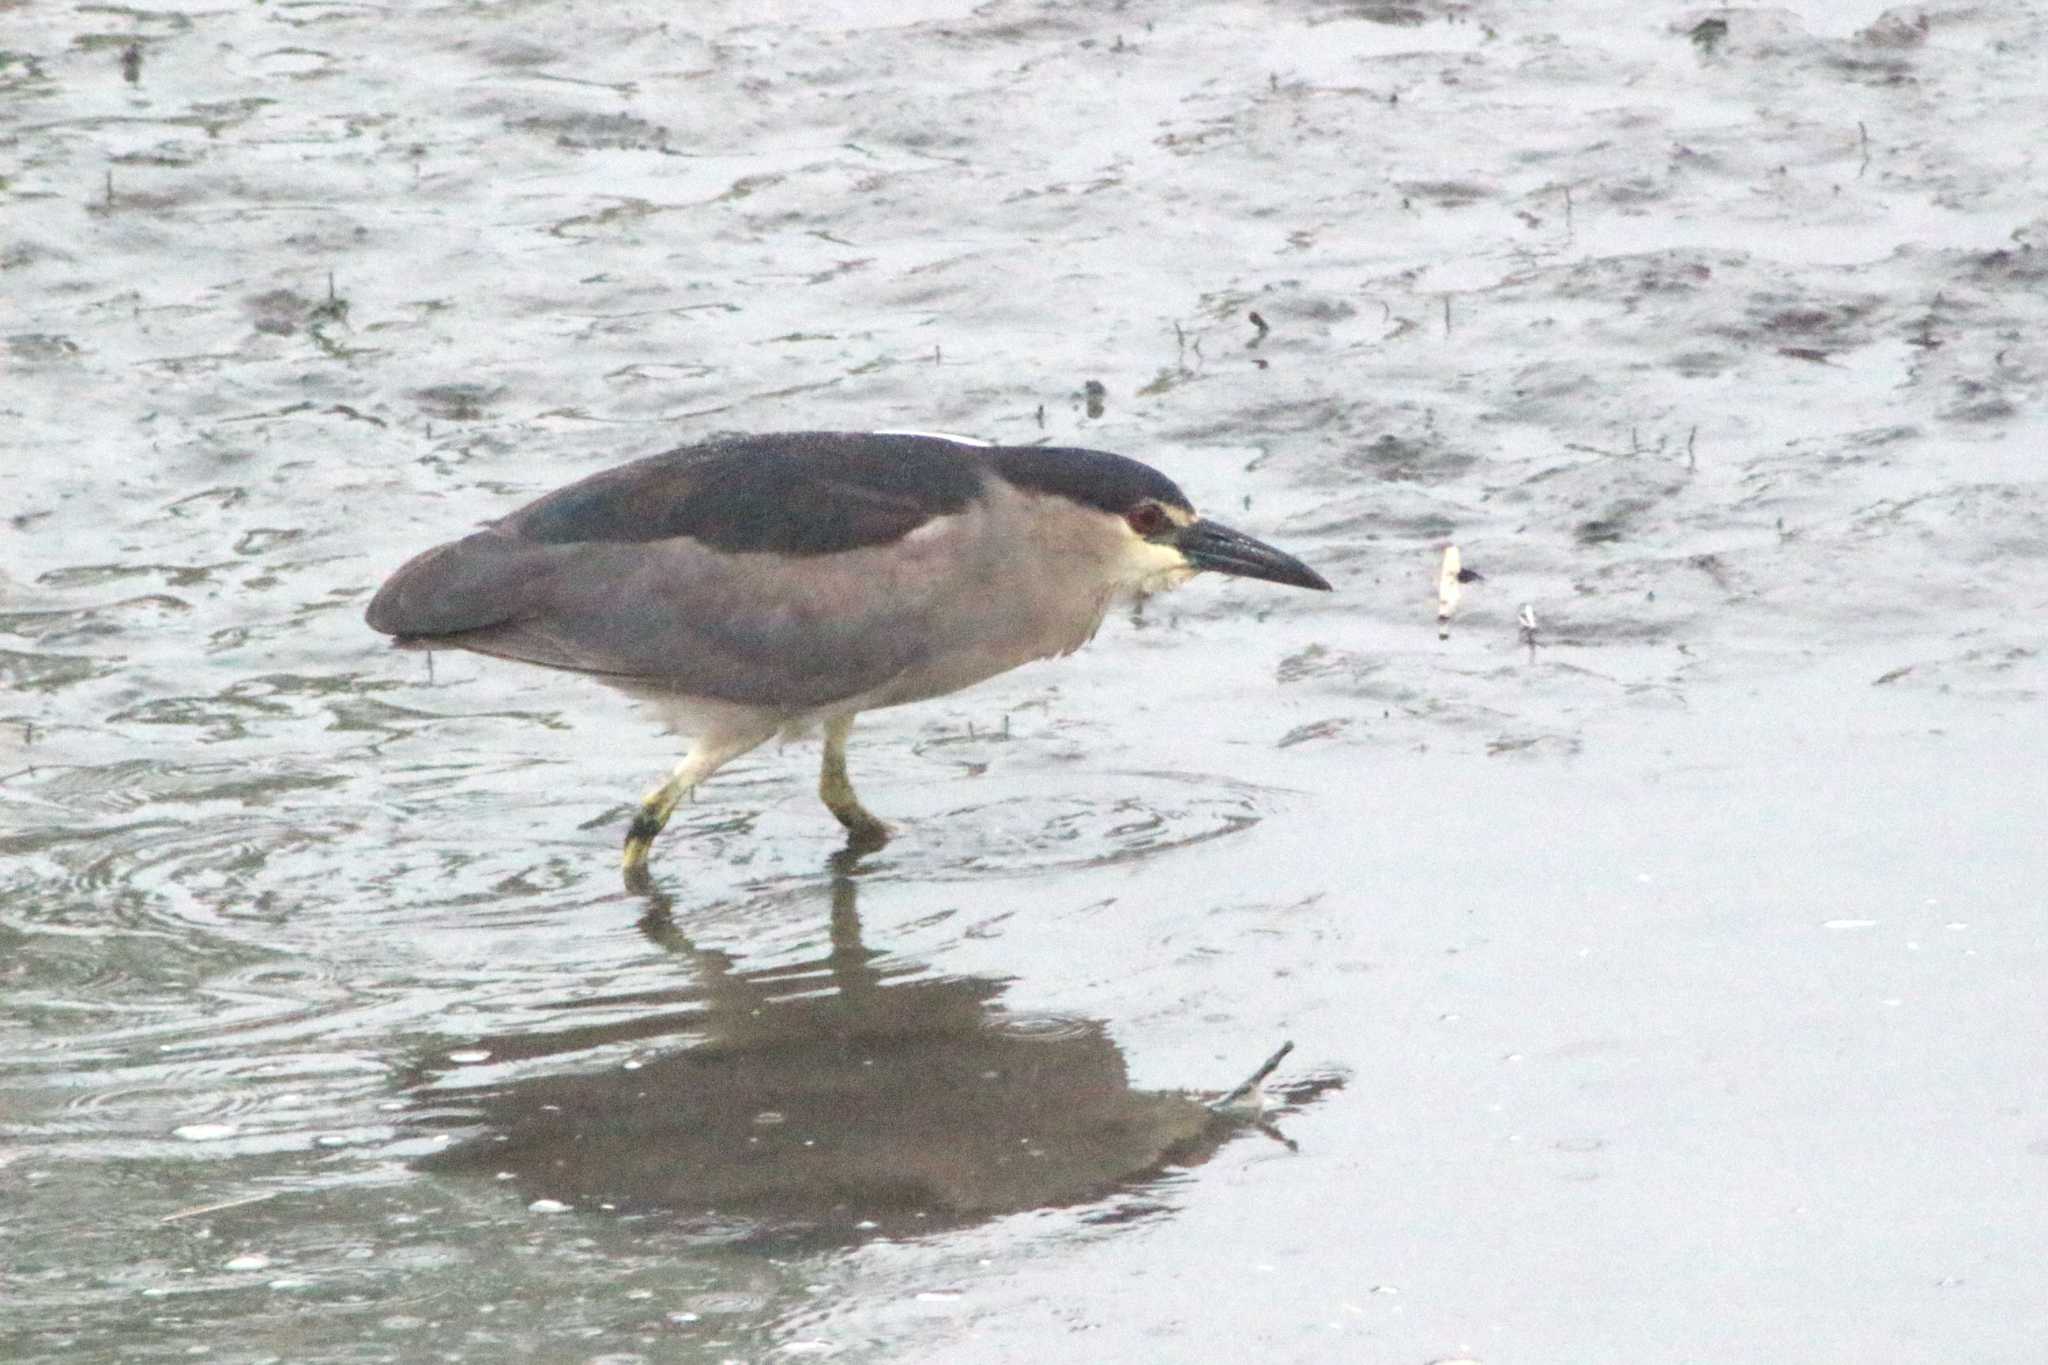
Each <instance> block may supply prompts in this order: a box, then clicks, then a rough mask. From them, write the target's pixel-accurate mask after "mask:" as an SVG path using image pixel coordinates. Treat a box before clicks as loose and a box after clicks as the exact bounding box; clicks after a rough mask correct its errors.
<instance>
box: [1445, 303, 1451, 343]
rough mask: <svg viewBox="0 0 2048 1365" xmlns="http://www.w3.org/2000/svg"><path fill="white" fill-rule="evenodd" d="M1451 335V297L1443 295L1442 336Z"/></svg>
mask: <svg viewBox="0 0 2048 1365" xmlns="http://www.w3.org/2000/svg"><path fill="white" fill-rule="evenodd" d="M1450 334H1451V296H1450V295H1449V294H1446V295H1444V335H1445V336H1449V335H1450Z"/></svg>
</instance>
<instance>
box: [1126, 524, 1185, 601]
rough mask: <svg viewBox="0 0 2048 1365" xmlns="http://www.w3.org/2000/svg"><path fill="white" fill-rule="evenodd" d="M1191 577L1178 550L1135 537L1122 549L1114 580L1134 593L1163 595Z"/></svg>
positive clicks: (1183, 557) (1183, 556)
mask: <svg viewBox="0 0 2048 1365" xmlns="http://www.w3.org/2000/svg"><path fill="white" fill-rule="evenodd" d="M1194 576H1195V567H1194V566H1193V565H1192V564H1190V563H1188V561H1187V556H1186V555H1183V554H1182V553H1181V552H1180V551H1179V550H1177V549H1175V548H1174V547H1173V546H1171V545H1156V544H1154V543H1153V542H1151V541H1149V540H1142V539H1140V538H1138V537H1137V536H1132V537H1131V539H1130V541H1129V542H1128V543H1127V544H1126V545H1125V546H1124V552H1123V556H1122V558H1121V560H1120V562H1119V563H1118V565H1117V578H1118V580H1119V582H1120V583H1121V584H1122V586H1124V587H1125V588H1129V589H1133V590H1135V591H1138V592H1163V591H1165V590H1166V589H1168V588H1177V587H1179V586H1180V585H1181V584H1183V583H1185V582H1187V581H1188V580H1189V579H1190V578H1193V577H1194Z"/></svg>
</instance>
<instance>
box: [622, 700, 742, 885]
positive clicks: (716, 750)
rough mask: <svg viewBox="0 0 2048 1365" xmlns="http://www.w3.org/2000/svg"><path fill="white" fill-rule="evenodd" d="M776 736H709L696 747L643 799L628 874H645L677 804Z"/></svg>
mask: <svg viewBox="0 0 2048 1365" xmlns="http://www.w3.org/2000/svg"><path fill="white" fill-rule="evenodd" d="M774 733H775V732H774V731H773V730H765V731H760V732H748V733H746V734H727V735H707V736H705V737H704V738H702V739H699V740H698V741H697V742H696V743H695V744H694V745H692V746H691V748H690V752H689V753H688V754H686V755H684V756H683V761H682V762H680V763H678V764H676V766H675V767H674V769H672V770H671V771H670V773H669V775H668V777H667V779H666V780H665V781H663V782H662V783H661V784H660V785H659V786H657V787H654V788H653V789H652V790H650V791H649V792H648V793H647V795H646V796H644V797H642V798H641V799H640V809H639V811H638V813H636V814H635V815H634V816H633V823H632V824H631V825H630V826H628V827H627V829H626V857H625V867H626V871H627V872H628V873H638V872H643V871H644V869H645V868H646V866H647V850H648V848H649V847H650V846H651V845H652V844H653V843H654V836H655V835H657V834H659V833H661V831H662V827H663V826H664V825H666V824H668V818H669V816H671V815H673V814H674V813H675V809H676V806H677V804H678V803H680V802H681V801H682V799H683V798H684V797H686V796H688V795H689V794H690V791H691V789H692V788H694V787H695V786H696V785H697V784H698V783H700V782H702V781H703V780H704V779H705V778H707V777H709V776H711V774H713V773H715V772H717V771H718V770H719V769H720V768H722V767H724V766H725V765H726V764H728V763H730V762H732V760H734V759H735V758H738V757H739V756H740V755H741V754H743V753H745V752H747V750H749V749H751V748H753V747H755V746H756V745H758V744H759V743H761V741H762V740H765V739H767V738H768V736H769V735H772V734H774Z"/></svg>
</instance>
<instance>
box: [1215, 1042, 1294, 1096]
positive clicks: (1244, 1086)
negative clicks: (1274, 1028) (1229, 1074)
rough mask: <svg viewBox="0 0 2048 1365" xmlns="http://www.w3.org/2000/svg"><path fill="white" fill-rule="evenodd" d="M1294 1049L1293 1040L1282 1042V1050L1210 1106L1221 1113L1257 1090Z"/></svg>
mask: <svg viewBox="0 0 2048 1365" xmlns="http://www.w3.org/2000/svg"><path fill="white" fill-rule="evenodd" d="M1292 1051H1294V1044H1293V1043H1292V1042H1286V1043H1282V1044H1280V1050H1279V1051H1278V1052H1276V1053H1274V1054H1273V1055H1272V1056H1270V1057H1268V1058H1266V1060H1265V1062H1264V1063H1263V1064H1262V1065H1261V1066H1260V1067H1259V1069H1258V1070H1257V1071H1254V1072H1253V1073H1252V1074H1251V1075H1249V1076H1247V1077H1245V1078H1244V1080H1243V1081H1241V1082H1239V1084H1238V1087H1237V1089H1235V1090H1233V1091H1231V1092H1230V1093H1229V1094H1228V1095H1225V1096H1224V1097H1223V1098H1222V1099H1220V1100H1211V1101H1209V1107H1210V1108H1211V1109H1214V1110H1216V1111H1218V1112H1219V1113H1220V1112H1221V1111H1223V1110H1225V1109H1228V1108H1230V1107H1231V1106H1232V1105H1234V1104H1236V1103H1237V1102H1238V1101H1239V1100H1241V1099H1243V1098H1244V1097H1245V1096H1247V1095H1249V1094H1251V1093H1252V1092H1253V1091H1255V1090H1257V1089H1258V1088H1259V1083H1260V1082H1261V1081H1263V1080H1265V1079H1266V1077H1268V1076H1270V1075H1272V1074H1273V1069H1274V1068H1275V1067H1277V1066H1279V1065H1280V1062H1281V1059H1282V1058H1284V1057H1286V1056H1287V1054H1288V1053H1290V1052H1292Z"/></svg>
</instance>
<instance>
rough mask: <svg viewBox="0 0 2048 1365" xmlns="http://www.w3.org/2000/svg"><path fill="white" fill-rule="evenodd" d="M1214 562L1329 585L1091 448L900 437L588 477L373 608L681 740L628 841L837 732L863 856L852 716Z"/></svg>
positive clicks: (661, 463)
mask: <svg viewBox="0 0 2048 1365" xmlns="http://www.w3.org/2000/svg"><path fill="white" fill-rule="evenodd" d="M1204 569H1213V570H1215V571H1216V572H1218V573H1226V574H1235V575H1237V576H1238V577H1241V578H1262V579H1266V580H1269V581H1271V582H1274V583H1286V584H1292V585H1293V586H1295V587H1302V588H1318V589H1322V590H1325V591H1327V590H1328V588H1329V586H1330V585H1329V584H1328V583H1326V582H1324V581H1323V579H1322V577H1321V576H1320V575H1318V574H1317V573H1316V572H1315V571H1314V570H1313V569H1311V568H1309V567H1308V566H1307V565H1306V564H1303V563H1302V562H1301V561H1300V560H1298V559H1295V558H1294V557H1293V556H1291V555H1287V554H1282V553H1281V552H1280V551H1278V550H1276V549H1274V548H1273V547H1272V546H1270V545H1265V544H1262V543H1260V542H1259V541H1256V540H1253V539H1252V538H1251V537H1250V536H1246V535H1240V534H1239V533H1238V532H1236V531H1233V530H1231V529H1230V528H1229V527H1227V526H1219V525H1218V524H1216V523H1215V522H1213V521H1208V520H1206V519H1204V518H1202V517H1198V516H1197V515H1195V509H1194V508H1193V507H1192V506H1191V505H1190V504H1189V502H1188V500H1187V497H1186V495H1185V494H1183V493H1182V492H1181V491H1180V489H1178V488H1176V487H1175V486H1174V484H1173V481H1172V480H1170V479H1168V478H1167V477H1166V476H1165V475H1163V474H1161V473H1159V472H1158V471H1157V470H1155V469H1152V468H1150V467H1149V466H1146V465H1142V464H1139V463H1138V462H1137V461H1136V460H1130V459H1125V458H1124V457H1123V456H1121V455H1111V454H1109V453H1107V452H1105V451H1100V450H1077V449H1061V448H1050V447H1042V446H992V445H982V444H979V443H976V442H972V441H966V440H961V439H958V438H954V437H943V436H926V435H920V434H914V433H900V434H899V433H879V434H873V435H869V434H859V433H841V432H801V433H795V434H789V435H776V436H741V437H733V438H728V439H721V440H715V441H710V442H707V443H705V444H703V445H696V446H687V447H684V448H683V449H680V450H672V451H669V452H668V453H667V454H663V455H653V456H649V457H648V458H646V459H643V460H636V461H634V462H633V463H631V464H627V465H622V466H620V467H619V468H617V469H609V470H606V471H604V472H603V473H601V474H593V475H591V476H590V477H589V478H587V479H583V480H581V481H579V482H576V483H572V484H570V485H569V486H568V487H566V488H561V489H557V490H556V491H555V492H553V493H550V494H548V495H547V496H546V497H544V498H541V499H540V500H539V501H537V502H533V503H529V504H527V505H526V506H525V507H522V508H520V509H519V510H518V511H516V512H514V513H512V514H511V515H510V516H508V517H505V518H504V519H502V520H500V521H497V522H493V523H491V524H490V525H489V526H487V527H486V528H485V529H484V530H481V531H478V532H476V533H475V534H474V535H470V536H465V537H464V538H463V539H461V540H457V541H452V542H450V543H448V544H446V545H441V546H438V547H436V548H434V549H432V550H428V551H427V552H426V553H425V554H422V555H420V556H418V557H417V558H415V559H414V560H412V562H411V563H409V564H407V565H406V566H405V567H404V568H402V569H400V570H399V571H398V572H397V573H395V574H393V575H392V576H391V578H390V581H388V582H387V583H385V584H384V586H383V587H382V588H381V589H379V590H378V592H377V595H376V596H375V597H374V598H372V599H371V601H370V607H369V611H368V613H367V617H368V620H369V623H370V625H371V626H372V627H373V628H374V629H376V630H379V631H382V632H384V633H385V634H387V635H394V636H397V637H398V639H399V643H400V644H403V645H407V646H410V647H414V648H429V649H443V648H445V649H467V650H474V651H475V652H477V653H480V654H494V655H497V656H499V657H502V658H507V659H520V660H523V661H525V662H527V663H535V664H544V665H547V666H548V667H551V668H565V669H569V670H571V671H573V672H577V673H588V674H591V675H592V676H594V677H597V678H600V679H602V680H603V681H605V682H608V683H610V684H612V685H613V686H615V687H617V688H619V689H621V690H623V691H625V692H627V693H629V694H631V695H634V696H637V697H641V698H644V699H646V700H649V701H651V702H653V703H654V704H655V705H656V706H657V707H658V708H659V709H660V711H661V712H662V713H663V715H664V717H665V718H666V719H667V720H668V721H669V722H670V724H671V725H672V726H673V727H674V728H675V729H676V730H678V731H680V732H681V733H683V734H686V735H688V736H690V737H691V738H692V740H693V741H694V742H693V743H692V745H691V748H690V750H689V752H688V754H687V755H686V756H685V757H684V758H683V760H682V761H681V762H680V763H678V764H676V766H675V768H674V770H673V771H672V772H670V773H669V775H668V779H667V780H666V781H664V782H662V783H661V784H660V785H659V786H657V787H655V788H654V789H653V790H652V791H650V792H648V793H647V796H646V798H645V799H644V800H642V801H641V803H640V811H639V814H638V815H636V816H635V817H634V819H633V824H632V827H631V828H630V830H628V832H627V834H626V855H625V857H626V867H627V869H628V871H629V872H637V871H638V870H640V869H641V868H642V867H643V865H644V863H645V862H646V858H647V849H648V846H649V845H650V844H651V843H652V842H653V840H654V836H655V835H657V834H659V833H660V832H661V829H662V826H663V825H665V824H667V823H668V818H669V814H670V813H671V812H672V811H674V809H675V807H676V803H677V802H678V801H680V800H681V799H682V798H683V797H684V796H686V795H687V794H688V793H689V792H690V790H691V789H692V788H694V787H695V786H696V785H697V784H698V783H700V782H702V781H703V780H704V779H705V778H707V777H709V776H710V775H711V774H712V773H714V772H716V771H717V770H718V769H719V768H720V767H721V766H722V765H724V764H726V763H729V762H731V761H732V760H733V759H735V758H737V757H739V756H740V755H741V754H744V753H746V752H747V751H748V750H749V749H752V748H753V747H754V746H756V745H757V744H760V743H761V742H762V741H763V740H766V739H768V738H769V737H770V736H772V735H775V734H777V733H801V732H803V731H806V730H808V729H809V728H810V727H812V726H814V725H822V726H823V728H824V732H825V762H824V768H823V771H822V773H821V774H820V777H819V781H818V795H819V796H820V797H822V798H823V799H824V802H825V804H826V806H828V807H829V808H830V809H831V811H832V814H834V815H835V816H837V817H838V818H839V823H840V824H842V825H844V826H845V827H846V830H847V833H848V835H849V836H850V842H851V843H852V844H854V845H855V846H857V847H863V848H873V847H879V846H880V845H881V843H882V842H883V841H884V840H886V839H887V837H888V827H887V826H885V825H884V824H883V823H882V822H881V821H880V820H877V819H876V818H875V817H874V816H872V815H870V814H869V813H868V812H867V809H866V808H865V807H863V806H862V805H861V803H860V800H859V798H858V797H856V796H855V795H854V792H853V784H852V783H851V782H849V781H848V780H847V776H846V737H847V734H848V732H850V731H851V730H852V728H853V718H854V716H855V715H856V714H857V713H859V712H861V711H868V710H873V709H874V708H876V707H879V706H897V705H900V704H902V703H904V702H910V701H922V700H924V699H925V698H927V697H938V696H943V695H945V694H946V693H948V692H956V691H958V690H959V689H961V688H963V687H967V686H969V685H970V684H973V683H978V682H980V681H982V680H983V679H984V678H992V677H994V676H995V675H996V674H998V673H1001V672H1004V671H1006V670H1008V669H1012V668H1015V667H1016V666H1017V665H1019V664H1022V663H1029V662H1030V661H1031V660H1033V659H1044V658H1049V657H1051V656H1053V655H1056V654H1070V653H1072V652H1073V651H1074V650H1076V649H1079V648H1080V647H1081V646H1082V645H1084V644H1086V643H1087V642H1088V641H1089V639H1090V638H1091V637H1092V636H1093V635H1094V634H1095V631H1096V628H1097V627H1099V626H1100V625H1101V624H1102V618H1103V616H1104V615H1105V614H1106V613H1107V612H1108V611H1109V608H1110V605H1111V604H1112V603H1113V602H1114V601H1116V599H1117V598H1118V597H1119V596H1122V595H1127V594H1132V593H1140V592H1150V591H1155V590H1158V589H1162V588H1167V587H1172V586H1175V585H1177V584H1179V583H1180V582H1181V581H1182V580H1184V579H1186V578H1188V577H1190V576H1192V575H1194V574H1195V573H1198V572H1200V571H1201V570H1204Z"/></svg>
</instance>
